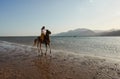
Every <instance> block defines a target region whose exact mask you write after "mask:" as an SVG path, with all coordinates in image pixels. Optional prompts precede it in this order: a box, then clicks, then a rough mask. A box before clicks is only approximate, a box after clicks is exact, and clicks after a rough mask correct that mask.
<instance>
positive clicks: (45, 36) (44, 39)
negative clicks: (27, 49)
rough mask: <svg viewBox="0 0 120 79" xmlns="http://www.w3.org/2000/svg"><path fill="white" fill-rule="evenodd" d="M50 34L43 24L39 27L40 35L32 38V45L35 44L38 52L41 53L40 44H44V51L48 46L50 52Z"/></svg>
mask: <svg viewBox="0 0 120 79" xmlns="http://www.w3.org/2000/svg"><path fill="white" fill-rule="evenodd" d="M50 34H51V32H50V31H49V30H46V29H45V26H43V27H42V28H41V35H40V36H38V37H37V38H36V39H34V46H36V45H37V48H38V52H40V51H41V53H42V54H43V52H42V49H41V45H42V44H45V47H46V53H47V46H49V48H50V54H51V47H50V37H49V36H50ZM46 53H45V54H46Z"/></svg>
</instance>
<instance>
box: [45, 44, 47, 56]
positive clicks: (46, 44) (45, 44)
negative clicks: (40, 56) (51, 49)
mask: <svg viewBox="0 0 120 79" xmlns="http://www.w3.org/2000/svg"><path fill="white" fill-rule="evenodd" d="M45 47H46V52H45V55H46V53H47V43H45Z"/></svg>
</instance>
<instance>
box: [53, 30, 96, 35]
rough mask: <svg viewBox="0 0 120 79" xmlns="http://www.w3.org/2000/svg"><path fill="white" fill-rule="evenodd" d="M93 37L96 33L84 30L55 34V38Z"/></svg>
mask: <svg viewBox="0 0 120 79" xmlns="http://www.w3.org/2000/svg"><path fill="white" fill-rule="evenodd" d="M95 35H96V33H95V32H94V31H92V30H89V29H85V28H82V29H80V28H79V29H75V30H70V31H67V32H62V33H58V34H55V36H95Z"/></svg>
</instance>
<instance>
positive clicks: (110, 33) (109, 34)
mask: <svg viewBox="0 0 120 79" xmlns="http://www.w3.org/2000/svg"><path fill="white" fill-rule="evenodd" d="M100 36H120V30H114V31H110V32H103V33H101V34H100Z"/></svg>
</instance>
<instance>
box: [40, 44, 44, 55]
mask: <svg viewBox="0 0 120 79" xmlns="http://www.w3.org/2000/svg"><path fill="white" fill-rule="evenodd" d="M40 51H41V54H43V52H42V48H41V42H40Z"/></svg>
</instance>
